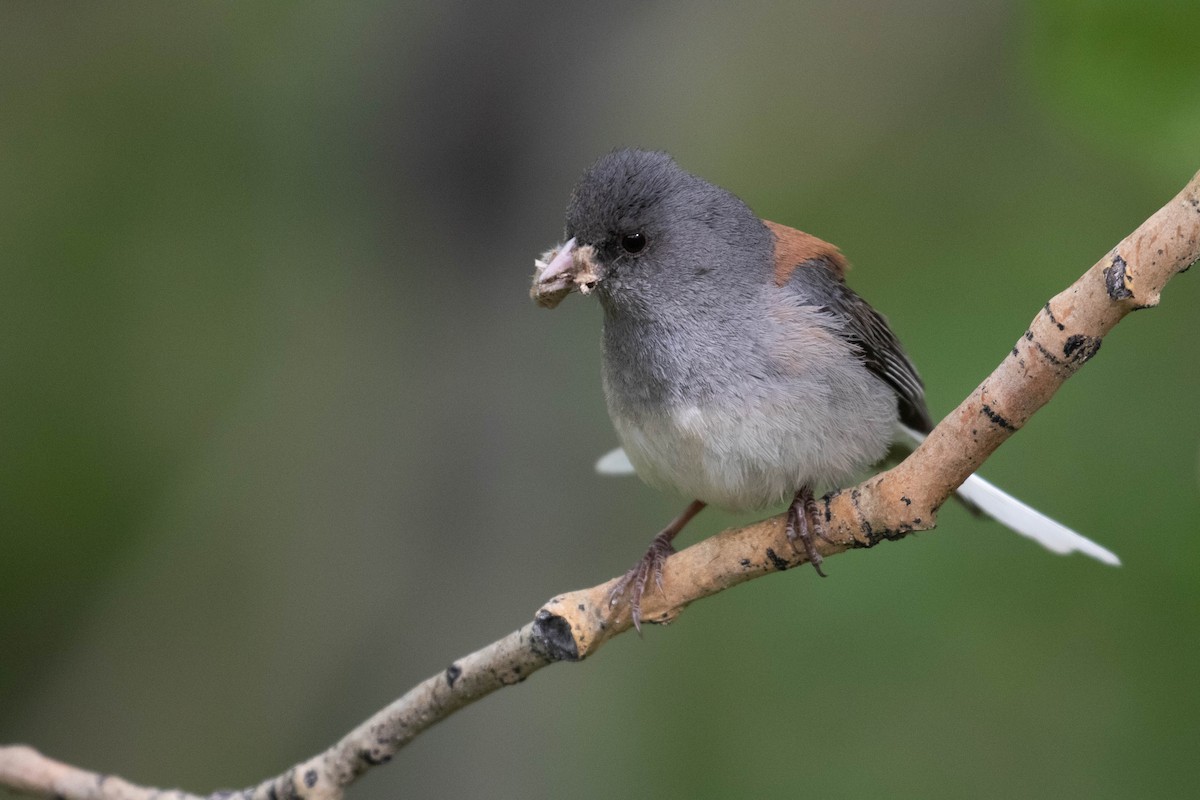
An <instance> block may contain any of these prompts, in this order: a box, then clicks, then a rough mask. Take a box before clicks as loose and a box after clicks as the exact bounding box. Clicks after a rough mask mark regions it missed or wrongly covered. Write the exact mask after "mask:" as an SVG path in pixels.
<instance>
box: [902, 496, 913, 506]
mask: <svg viewBox="0 0 1200 800" xmlns="http://www.w3.org/2000/svg"><path fill="white" fill-rule="evenodd" d="M900 500H901V502H903V503H904V505H906V506H911V505H912V500H910V499H909V498H908V496H907V495H903V494H902V495H900Z"/></svg>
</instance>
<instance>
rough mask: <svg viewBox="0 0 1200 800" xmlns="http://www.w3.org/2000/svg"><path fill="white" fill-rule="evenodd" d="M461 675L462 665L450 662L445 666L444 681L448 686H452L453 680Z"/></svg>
mask: <svg viewBox="0 0 1200 800" xmlns="http://www.w3.org/2000/svg"><path fill="white" fill-rule="evenodd" d="M460 677H462V667H460V666H459V665H458V664H451V665H450V666H448V667H446V683H448V684H450V688H451V689H453V688H454V682H455V681H456V680H458V679H459V678H460Z"/></svg>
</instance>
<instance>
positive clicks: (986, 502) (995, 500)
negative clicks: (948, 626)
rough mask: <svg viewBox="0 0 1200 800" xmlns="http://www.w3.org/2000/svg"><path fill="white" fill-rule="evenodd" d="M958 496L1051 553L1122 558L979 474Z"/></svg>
mask: <svg viewBox="0 0 1200 800" xmlns="http://www.w3.org/2000/svg"><path fill="white" fill-rule="evenodd" d="M897 427H898V428H899V429H900V430H901V431H902V432H903V433H904V435H905V436H906V437H908V438H909V439H911V440H912V441H913V443H915V444H920V443H921V442H923V441H925V434H923V433H917V432H916V431H914V430H913V429H912V428H909V427H907V426H905V425H897ZM958 496H959V497H961V498H962V499H963V500H966V501H967V502H969V503H974V504H975V505H976V506H977V507H978V508H979V510H980V511H982V512H983V513H985V514H987V515H988V516H989V517H991V518H992V519H994V520H996V522H999V523H1000V524H1001V525H1003V526H1004V527H1006V528H1008V529H1009V530H1011V531H1012V532H1013V533H1019V534H1020V535H1022V536H1024V537H1026V538H1027V539H1033V540H1034V541H1035V542H1037V543H1038V544H1040V545H1041V546H1042V547H1044V548H1046V549H1047V550H1049V551H1050V552H1052V553H1058V554H1059V555H1066V554H1068V553H1073V552H1079V553H1083V554H1084V555H1085V556H1091V557H1092V558H1094V559H1096V560H1097V561H1103V562H1104V563H1105V564H1109V565H1111V566H1114V567H1119V566H1121V559H1119V558H1117V556H1116V554H1115V553H1113V552H1112V551H1111V550H1109V549H1108V548H1106V547H1102V546H1100V545H1098V544H1096V543H1095V542H1093V541H1092V540H1091V539H1088V538H1087V537H1086V536H1080V535H1079V534H1078V533H1076V532H1075V531H1073V530H1071V529H1070V528H1068V527H1067V526H1066V525H1060V524H1059V523H1057V522H1055V521H1054V520H1052V519H1050V518H1049V517H1047V516H1046V515H1045V514H1043V513H1042V512H1040V511H1037V510H1035V509H1033V508H1030V507H1029V506H1027V505H1025V504H1024V503H1022V502H1021V501H1020V500H1018V499H1017V498H1015V497H1013V496H1012V495H1011V494H1008V493H1007V492H1004V491H1002V490H1001V489H998V488H997V487H995V486H993V485H992V484H990V483H988V482H987V481H985V480H984V479H983V478H981V477H979V476H978V475H971V476H970V477H968V478H967V479H966V480H965V481H964V482H963V485H962V486H960V487H958Z"/></svg>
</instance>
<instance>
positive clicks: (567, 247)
mask: <svg viewBox="0 0 1200 800" xmlns="http://www.w3.org/2000/svg"><path fill="white" fill-rule="evenodd" d="M574 268H575V237H574V236H572V237H571V238H570V239H567V243H566V244H564V245H563V246H562V247H561V248H559V250H558V252H557V253H555V254H554V258H552V259H550V263H549V264H547V265H546V268H545V269H544V270H542V272H541V274H540V275H538V279H537V280H538V283H540V284H543V285H545V286H550V285H551V284H561V283H565V281H564V278H568V277H570V272H571V271H572V270H573V269H574Z"/></svg>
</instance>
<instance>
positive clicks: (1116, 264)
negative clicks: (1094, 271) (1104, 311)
mask: <svg viewBox="0 0 1200 800" xmlns="http://www.w3.org/2000/svg"><path fill="white" fill-rule="evenodd" d="M1127 266H1128V265H1127V264H1126V263H1125V259H1123V258H1121V257H1120V256H1118V255H1114V256H1113V259H1112V263H1111V264H1109V265H1108V266H1107V267H1105V269H1104V288H1105V289H1106V290H1108V296H1109V297H1111V298H1112V299H1113V300H1128V299H1129V298H1131V297H1133V292H1131V291H1129V287H1128V286H1126V285H1125V271H1126V268H1127Z"/></svg>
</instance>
